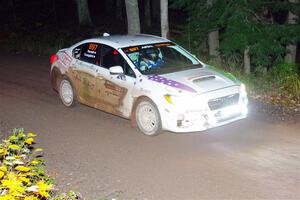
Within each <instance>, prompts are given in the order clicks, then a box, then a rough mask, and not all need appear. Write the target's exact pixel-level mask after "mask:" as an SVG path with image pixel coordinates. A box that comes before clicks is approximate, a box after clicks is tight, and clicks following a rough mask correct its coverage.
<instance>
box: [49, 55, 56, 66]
mask: <svg viewBox="0 0 300 200" xmlns="http://www.w3.org/2000/svg"><path fill="white" fill-rule="evenodd" d="M56 60H57V56H56V54H53V55H52V56H51V57H50V64H51V65H52V64H53V63H54V62H55V61H56Z"/></svg>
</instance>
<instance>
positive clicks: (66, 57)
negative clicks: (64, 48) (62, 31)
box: [61, 52, 72, 66]
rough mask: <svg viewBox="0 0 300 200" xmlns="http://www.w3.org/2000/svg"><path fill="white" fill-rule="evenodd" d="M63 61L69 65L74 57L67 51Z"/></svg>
mask: <svg viewBox="0 0 300 200" xmlns="http://www.w3.org/2000/svg"><path fill="white" fill-rule="evenodd" d="M61 62H62V64H63V65H65V66H69V65H70V64H71V62H72V57H71V56H69V55H68V54H67V53H66V52H64V54H63V56H62V59H61Z"/></svg>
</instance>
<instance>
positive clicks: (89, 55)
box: [79, 43, 100, 65]
mask: <svg viewBox="0 0 300 200" xmlns="http://www.w3.org/2000/svg"><path fill="white" fill-rule="evenodd" d="M80 51H81V52H80V58H79V59H80V60H82V61H85V62H88V63H91V64H96V65H99V52H100V45H99V44H97V43H86V44H83V45H82V47H81V50H80Z"/></svg>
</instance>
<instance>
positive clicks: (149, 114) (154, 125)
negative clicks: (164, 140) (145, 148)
mask: <svg viewBox="0 0 300 200" xmlns="http://www.w3.org/2000/svg"><path fill="white" fill-rule="evenodd" d="M135 112H136V113H135V118H136V119H135V120H136V124H137V126H138V128H139V130H140V131H141V132H143V133H144V134H145V135H148V136H154V135H158V134H159V133H160V132H161V119H160V115H159V111H158V109H157V107H156V106H155V104H154V103H153V102H152V101H150V100H142V101H141V102H139V103H138V105H137V107H136V110H135Z"/></svg>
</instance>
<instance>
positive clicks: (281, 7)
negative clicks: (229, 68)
mask: <svg viewBox="0 0 300 200" xmlns="http://www.w3.org/2000/svg"><path fill="white" fill-rule="evenodd" d="M172 1H173V6H176V7H180V8H184V9H186V10H187V11H188V13H189V20H188V25H187V26H186V27H184V34H183V38H184V39H183V40H182V42H183V43H185V44H188V45H185V46H191V49H195V50H196V51H198V52H203V47H202V46H201V44H202V43H203V42H205V41H206V39H207V33H208V32H210V31H211V30H215V29H218V30H219V32H220V52H221V54H222V57H223V60H224V61H226V63H227V64H232V63H233V64H234V65H236V66H242V63H243V52H244V50H245V49H246V48H249V54H250V57H251V61H252V65H253V66H255V67H264V68H268V69H269V68H271V67H272V66H273V65H276V64H277V63H280V62H282V61H283V60H284V57H285V54H286V49H285V46H286V45H288V44H292V43H295V42H297V41H300V34H299V32H300V26H299V25H298V24H295V25H288V24H282V23H277V22H276V20H275V19H274V17H273V14H274V15H275V14H276V13H275V12H285V13H287V11H289V10H290V11H292V12H297V11H299V3H298V4H296V3H289V2H286V1H275V0H267V1H262V0H253V1H249V0H239V1H232V0H198V1H193V0H172Z"/></svg>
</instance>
